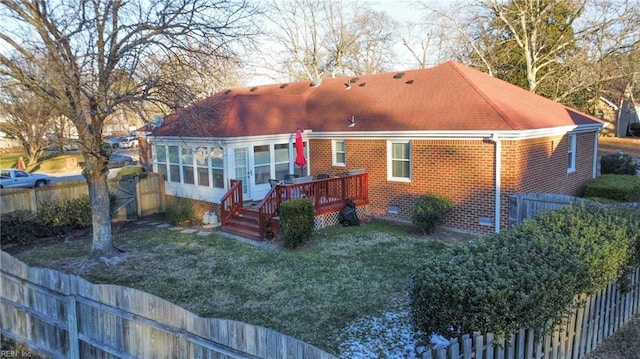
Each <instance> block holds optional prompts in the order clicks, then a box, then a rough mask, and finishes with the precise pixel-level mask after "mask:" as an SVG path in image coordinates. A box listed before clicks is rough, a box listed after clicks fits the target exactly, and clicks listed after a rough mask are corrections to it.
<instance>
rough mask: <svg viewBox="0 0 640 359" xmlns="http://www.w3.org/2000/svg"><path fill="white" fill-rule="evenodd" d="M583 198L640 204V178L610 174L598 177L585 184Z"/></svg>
mask: <svg viewBox="0 0 640 359" xmlns="http://www.w3.org/2000/svg"><path fill="white" fill-rule="evenodd" d="M584 196H585V197H586V198H605V199H610V200H614V201H618V202H640V177H638V176H631V175H611V174H609V175H602V176H598V177H596V178H594V179H592V180H591V181H589V183H587V188H586V189H585V193H584Z"/></svg>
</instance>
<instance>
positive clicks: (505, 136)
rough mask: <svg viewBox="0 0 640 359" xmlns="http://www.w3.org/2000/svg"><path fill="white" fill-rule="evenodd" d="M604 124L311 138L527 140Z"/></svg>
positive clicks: (589, 129) (333, 134)
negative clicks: (496, 138) (495, 138)
mask: <svg viewBox="0 0 640 359" xmlns="http://www.w3.org/2000/svg"><path fill="white" fill-rule="evenodd" d="M602 127H603V125H602V124H593V125H579V126H578V125H576V126H563V127H551V128H542V129H535V130H502V131H366V132H364V131H363V132H313V133H310V134H309V138H310V139H334V138H349V139H356V138H357V139H371V140H388V139H403V138H410V139H412V140H416V139H438V140H457V139H464V140H484V139H487V138H490V137H491V136H493V135H494V134H495V135H498V136H500V139H501V140H503V141H504V140H527V139H532V138H539V137H548V136H556V135H565V134H566V133H567V132H572V133H584V132H593V131H599V130H601V129H602Z"/></svg>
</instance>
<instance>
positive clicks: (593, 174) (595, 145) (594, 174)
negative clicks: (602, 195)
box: [591, 128, 602, 178]
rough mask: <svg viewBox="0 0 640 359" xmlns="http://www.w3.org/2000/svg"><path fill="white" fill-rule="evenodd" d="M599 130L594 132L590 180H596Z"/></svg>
mask: <svg viewBox="0 0 640 359" xmlns="http://www.w3.org/2000/svg"><path fill="white" fill-rule="evenodd" d="M600 131H602V128H600V129H599V130H598V131H596V132H595V136H594V138H593V171H592V173H591V178H596V177H597V176H598V137H600Z"/></svg>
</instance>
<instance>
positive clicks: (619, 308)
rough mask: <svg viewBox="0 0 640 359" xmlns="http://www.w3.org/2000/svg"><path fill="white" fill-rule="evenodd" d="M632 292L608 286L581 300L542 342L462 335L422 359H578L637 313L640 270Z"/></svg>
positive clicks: (524, 334) (524, 335) (526, 333)
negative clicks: (563, 322) (574, 309)
mask: <svg viewBox="0 0 640 359" xmlns="http://www.w3.org/2000/svg"><path fill="white" fill-rule="evenodd" d="M630 284H631V286H630V288H631V290H630V291H628V292H626V293H622V292H621V291H620V290H619V289H618V288H617V287H616V285H615V283H614V284H610V285H609V286H608V287H607V288H606V289H603V290H602V291H601V292H600V293H598V294H596V295H592V296H590V297H586V296H583V297H581V298H580V299H584V301H585V305H584V306H583V307H580V308H579V309H578V310H576V311H575V312H574V313H573V314H572V315H571V316H570V317H569V318H568V321H567V324H566V325H564V326H562V327H560V328H556V330H555V331H554V332H553V333H552V334H550V335H547V336H544V337H542V338H539V337H538V338H536V336H535V334H534V332H533V331H532V330H520V331H518V333H516V334H514V335H510V336H507V338H506V339H499V340H498V339H496V338H495V336H494V335H493V334H484V335H482V334H481V333H478V334H475V335H473V336H470V335H464V336H463V337H461V338H460V339H454V340H452V341H451V345H449V347H448V348H441V349H438V350H432V351H427V352H425V353H424V354H423V355H422V359H516V358H517V359H561V358H562V359H581V358H584V356H585V355H586V354H587V353H589V352H591V351H593V350H594V349H595V347H596V346H597V345H598V344H599V343H601V342H602V341H603V340H604V339H605V338H607V337H610V336H611V335H613V333H615V331H616V330H617V329H619V328H620V327H621V326H623V325H624V324H625V323H627V322H628V321H629V320H630V319H631V317H632V316H633V315H635V314H638V313H639V312H640V310H639V308H640V268H636V270H635V271H634V272H633V274H632V275H631V283H630Z"/></svg>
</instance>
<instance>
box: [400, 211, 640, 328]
mask: <svg viewBox="0 0 640 359" xmlns="http://www.w3.org/2000/svg"><path fill="white" fill-rule="evenodd" d="M639 252H640V214H639V211H637V210H634V211H630V210H628V209H627V210H626V211H622V210H619V209H600V208H597V209H596V208H592V207H586V206H576V207H568V208H566V209H563V210H559V211H557V212H547V213H546V214H545V215H544V216H541V217H538V218H534V219H530V220H527V221H525V223H524V224H523V225H522V226H521V227H518V228H515V229H514V230H513V231H511V232H503V233H500V234H496V235H491V236H488V237H485V238H481V239H479V240H477V241H475V242H473V243H471V244H469V245H467V246H457V247H453V248H452V249H450V250H449V251H447V252H445V253H444V254H442V255H439V256H434V257H431V258H426V259H425V264H424V265H422V266H421V267H420V268H418V269H417V270H416V271H415V272H414V273H413V274H412V276H411V280H410V284H409V298H410V303H411V312H412V318H413V323H414V325H415V326H416V328H417V329H418V330H420V331H421V332H423V333H428V334H430V333H434V332H435V333H439V334H443V335H448V336H459V335H460V334H465V333H471V332H473V331H482V332H491V333H494V334H497V335H503V334H508V333H513V332H514V331H516V330H518V329H520V328H531V329H534V330H536V331H537V332H538V333H545V332H548V331H549V330H550V329H552V328H553V326H552V325H549V323H552V324H559V323H561V322H562V321H563V319H564V318H565V317H566V314H567V313H569V312H570V311H571V310H573V309H574V308H575V307H576V306H577V305H578V304H579V303H577V302H576V299H575V298H576V297H577V296H578V295H579V294H581V293H590V292H594V291H597V290H599V289H600V288H603V287H604V286H606V285H607V284H608V283H609V282H611V280H615V279H617V278H621V277H622V276H623V275H624V274H625V273H626V272H627V270H628V269H629V268H630V266H631V265H633V264H638V262H640V261H638V258H640V255H639Z"/></svg>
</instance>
